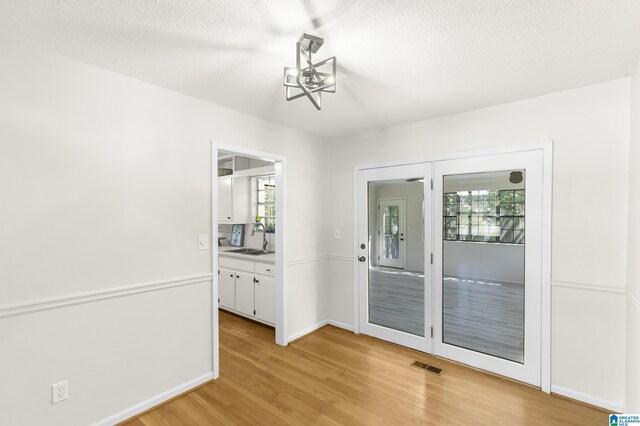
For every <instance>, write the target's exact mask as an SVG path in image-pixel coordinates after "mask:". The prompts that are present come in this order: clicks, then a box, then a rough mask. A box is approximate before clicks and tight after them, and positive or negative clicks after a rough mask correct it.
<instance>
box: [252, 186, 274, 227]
mask: <svg viewBox="0 0 640 426" xmlns="http://www.w3.org/2000/svg"><path fill="white" fill-rule="evenodd" d="M256 186H257V188H258V197H257V212H258V214H257V216H259V217H257V218H256V220H257V221H259V222H262V224H264V228H265V230H266V232H269V233H273V232H276V177H275V175H272V176H260V177H258V178H256Z"/></svg>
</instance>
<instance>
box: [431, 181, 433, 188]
mask: <svg viewBox="0 0 640 426" xmlns="http://www.w3.org/2000/svg"><path fill="white" fill-rule="evenodd" d="M431 190H433V179H431Z"/></svg>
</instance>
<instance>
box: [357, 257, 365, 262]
mask: <svg viewBox="0 0 640 426" xmlns="http://www.w3.org/2000/svg"><path fill="white" fill-rule="evenodd" d="M358 260H359V261H360V262H364V261H365V260H367V258H366V257H364V256H360V257H359V258H358Z"/></svg>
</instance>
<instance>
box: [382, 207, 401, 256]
mask: <svg viewBox="0 0 640 426" xmlns="http://www.w3.org/2000/svg"><path fill="white" fill-rule="evenodd" d="M381 208H382V210H381V214H382V227H383V229H382V232H383V233H384V238H382V240H381V244H382V250H381V253H380V255H381V257H383V258H384V259H385V260H386V259H389V260H398V259H399V258H400V206H399V204H398V203H395V204H389V203H384V205H382V206H381Z"/></svg>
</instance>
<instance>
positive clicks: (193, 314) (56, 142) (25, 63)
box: [0, 40, 326, 425]
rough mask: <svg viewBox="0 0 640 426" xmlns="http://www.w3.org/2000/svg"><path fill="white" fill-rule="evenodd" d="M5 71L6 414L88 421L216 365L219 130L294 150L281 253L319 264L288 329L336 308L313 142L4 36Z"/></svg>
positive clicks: (296, 300)
mask: <svg viewBox="0 0 640 426" xmlns="http://www.w3.org/2000/svg"><path fill="white" fill-rule="evenodd" d="M0 69H2V78H1V79H0V93H1V94H2V95H1V96H0V194H2V201H1V203H0V342H2V344H1V345H2V350H0V377H2V386H0V424H12V425H19V424H45V423H46V424H71V423H73V424H88V423H91V422H94V421H98V420H99V419H103V418H106V417H108V416H110V415H113V414H114V413H116V412H117V411H120V410H123V409H126V408H128V407H130V406H132V405H134V404H137V403H139V402H141V401H143V400H145V399H146V398H150V397H153V396H155V395H157V394H159V393H161V392H164V391H167V390H168V389H170V388H173V387H174V386H178V385H180V384H183V383H187V382H188V381H190V380H193V379H196V378H202V377H205V376H206V374H207V373H208V372H210V371H211V368H212V365H211V364H212V353H211V335H212V329H211V322H210V320H209V319H210V318H211V315H212V312H211V309H212V304H211V300H212V297H211V296H212V295H211V283H210V278H209V274H210V273H211V262H210V256H211V252H210V251H198V250H197V246H196V241H197V235H198V234H211V231H212V230H211V226H210V205H211V197H210V194H211V188H210V180H211V177H210V176H211V145H210V141H211V140H215V141H218V142H222V143H226V144H235V145H238V146H244V147H250V148H254V149H259V150H263V151H269V152H273V153H275V154H282V155H286V156H287V157H288V160H289V176H290V177H292V178H291V179H290V180H289V198H288V205H287V208H288V209H289V210H290V211H291V212H292V214H290V215H289V219H290V223H289V225H290V228H289V229H290V232H289V234H288V235H289V239H288V243H289V248H290V253H291V255H290V259H287V261H294V260H296V259H299V258H305V259H310V260H309V261H308V262H307V263H306V264H305V268H301V267H300V266H299V265H293V266H291V267H290V268H289V274H290V283H289V286H290V288H291V294H292V295H291V296H290V297H289V305H290V307H291V309H290V315H289V317H288V326H289V332H290V333H291V334H293V333H295V332H297V331H299V330H302V329H304V328H306V327H308V326H309V325H310V324H315V323H317V322H318V321H321V320H322V319H324V318H325V317H326V313H324V312H320V311H319V308H318V306H321V302H319V301H318V293H319V290H318V289H319V288H320V285H321V283H320V279H321V277H320V276H319V275H318V274H317V273H316V271H315V269H317V267H318V266H317V264H319V263H321V262H320V260H319V259H318V256H319V255H320V254H323V253H326V246H325V245H324V244H323V241H324V240H323V239H322V238H321V236H320V232H318V231H317V230H316V229H317V228H316V226H318V225H316V224H318V223H322V220H323V216H322V215H323V214H324V210H323V207H325V206H324V204H322V203H321V197H315V196H314V194H323V193H324V191H325V187H324V182H323V179H322V177H323V176H324V165H323V164H322V162H319V161H317V159H318V158H319V157H321V156H322V153H323V151H322V150H321V145H320V144H318V143H317V142H318V140H317V139H315V138H314V137H311V136H309V135H306V134H303V133H300V132H297V131H293V130H289V129H286V128H284V127H281V126H277V125H273V124H269V123H267V122H265V121H263V120H260V119H256V118H252V117H250V116H247V115H243V114H240V113H237V112H234V111H231V110H227V109H224V108H221V107H218V106H215V105H212V104H209V103H206V102H203V101H199V100H195V99H193V98H189V97H186V96H183V95H181V94H178V93H175V92H171V91H168V90H164V89H160V88H158V87H155V86H152V85H149V84H146V83H143V82H140V81H138V80H134V79H131V78H127V77H124V76H121V75H118V74H115V73H112V72H108V71H105V70H103V69H100V68H97V67H93V66H90V65H86V64H82V63H79V62H76V61H73V60H69V59H66V58H63V57H60V56H57V55H54V54H50V53H45V52H41V51H37V50H33V49H31V48H28V47H25V46H24V45H21V44H17V43H14V42H11V41H8V40H0ZM293 212H295V214H293ZM314 268H315V269H314ZM194 276H195V277H199V278H198V279H196V280H191V281H188V280H187V281H184V280H180V278H183V277H194ZM149 282H151V284H152V285H151V286H149V287H148V288H150V289H153V290H154V291H152V292H146V293H140V294H135V295H131V294H128V292H129V290H131V289H132V288H137V287H135V286H139V285H140V284H143V283H149ZM155 282H160V283H161V285H157V283H156V284H154V283H155ZM166 286H169V287H170V286H174V287H172V288H170V289H168V288H165V287H166ZM114 289H120V290H121V291H119V292H116V293H117V295H119V297H116V298H111V299H108V300H97V301H94V302H92V303H85V302H86V301H87V300H88V299H92V300H93V299H96V298H97V299H101V298H103V296H104V297H111V296H113V293H109V292H111V291H112V290H114ZM135 292H137V290H136V291H135ZM135 292H134V293H135ZM69 301H71V302H73V303H76V302H77V303H80V304H78V305H74V306H59V305H65V303H67V302H69ZM52 305H56V306H58V307H57V308H56V309H52V310H46V311H42V312H33V311H34V310H37V309H39V308H42V307H51V306H52ZM298 312H304V313H305V315H304V316H302V315H298ZM221 371H222V374H223V375H224V365H223V366H222V370H221ZM65 379H68V380H69V392H70V396H69V400H67V401H64V402H62V403H59V404H57V405H51V404H50V385H51V384H52V383H56V382H58V381H61V380H65Z"/></svg>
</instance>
